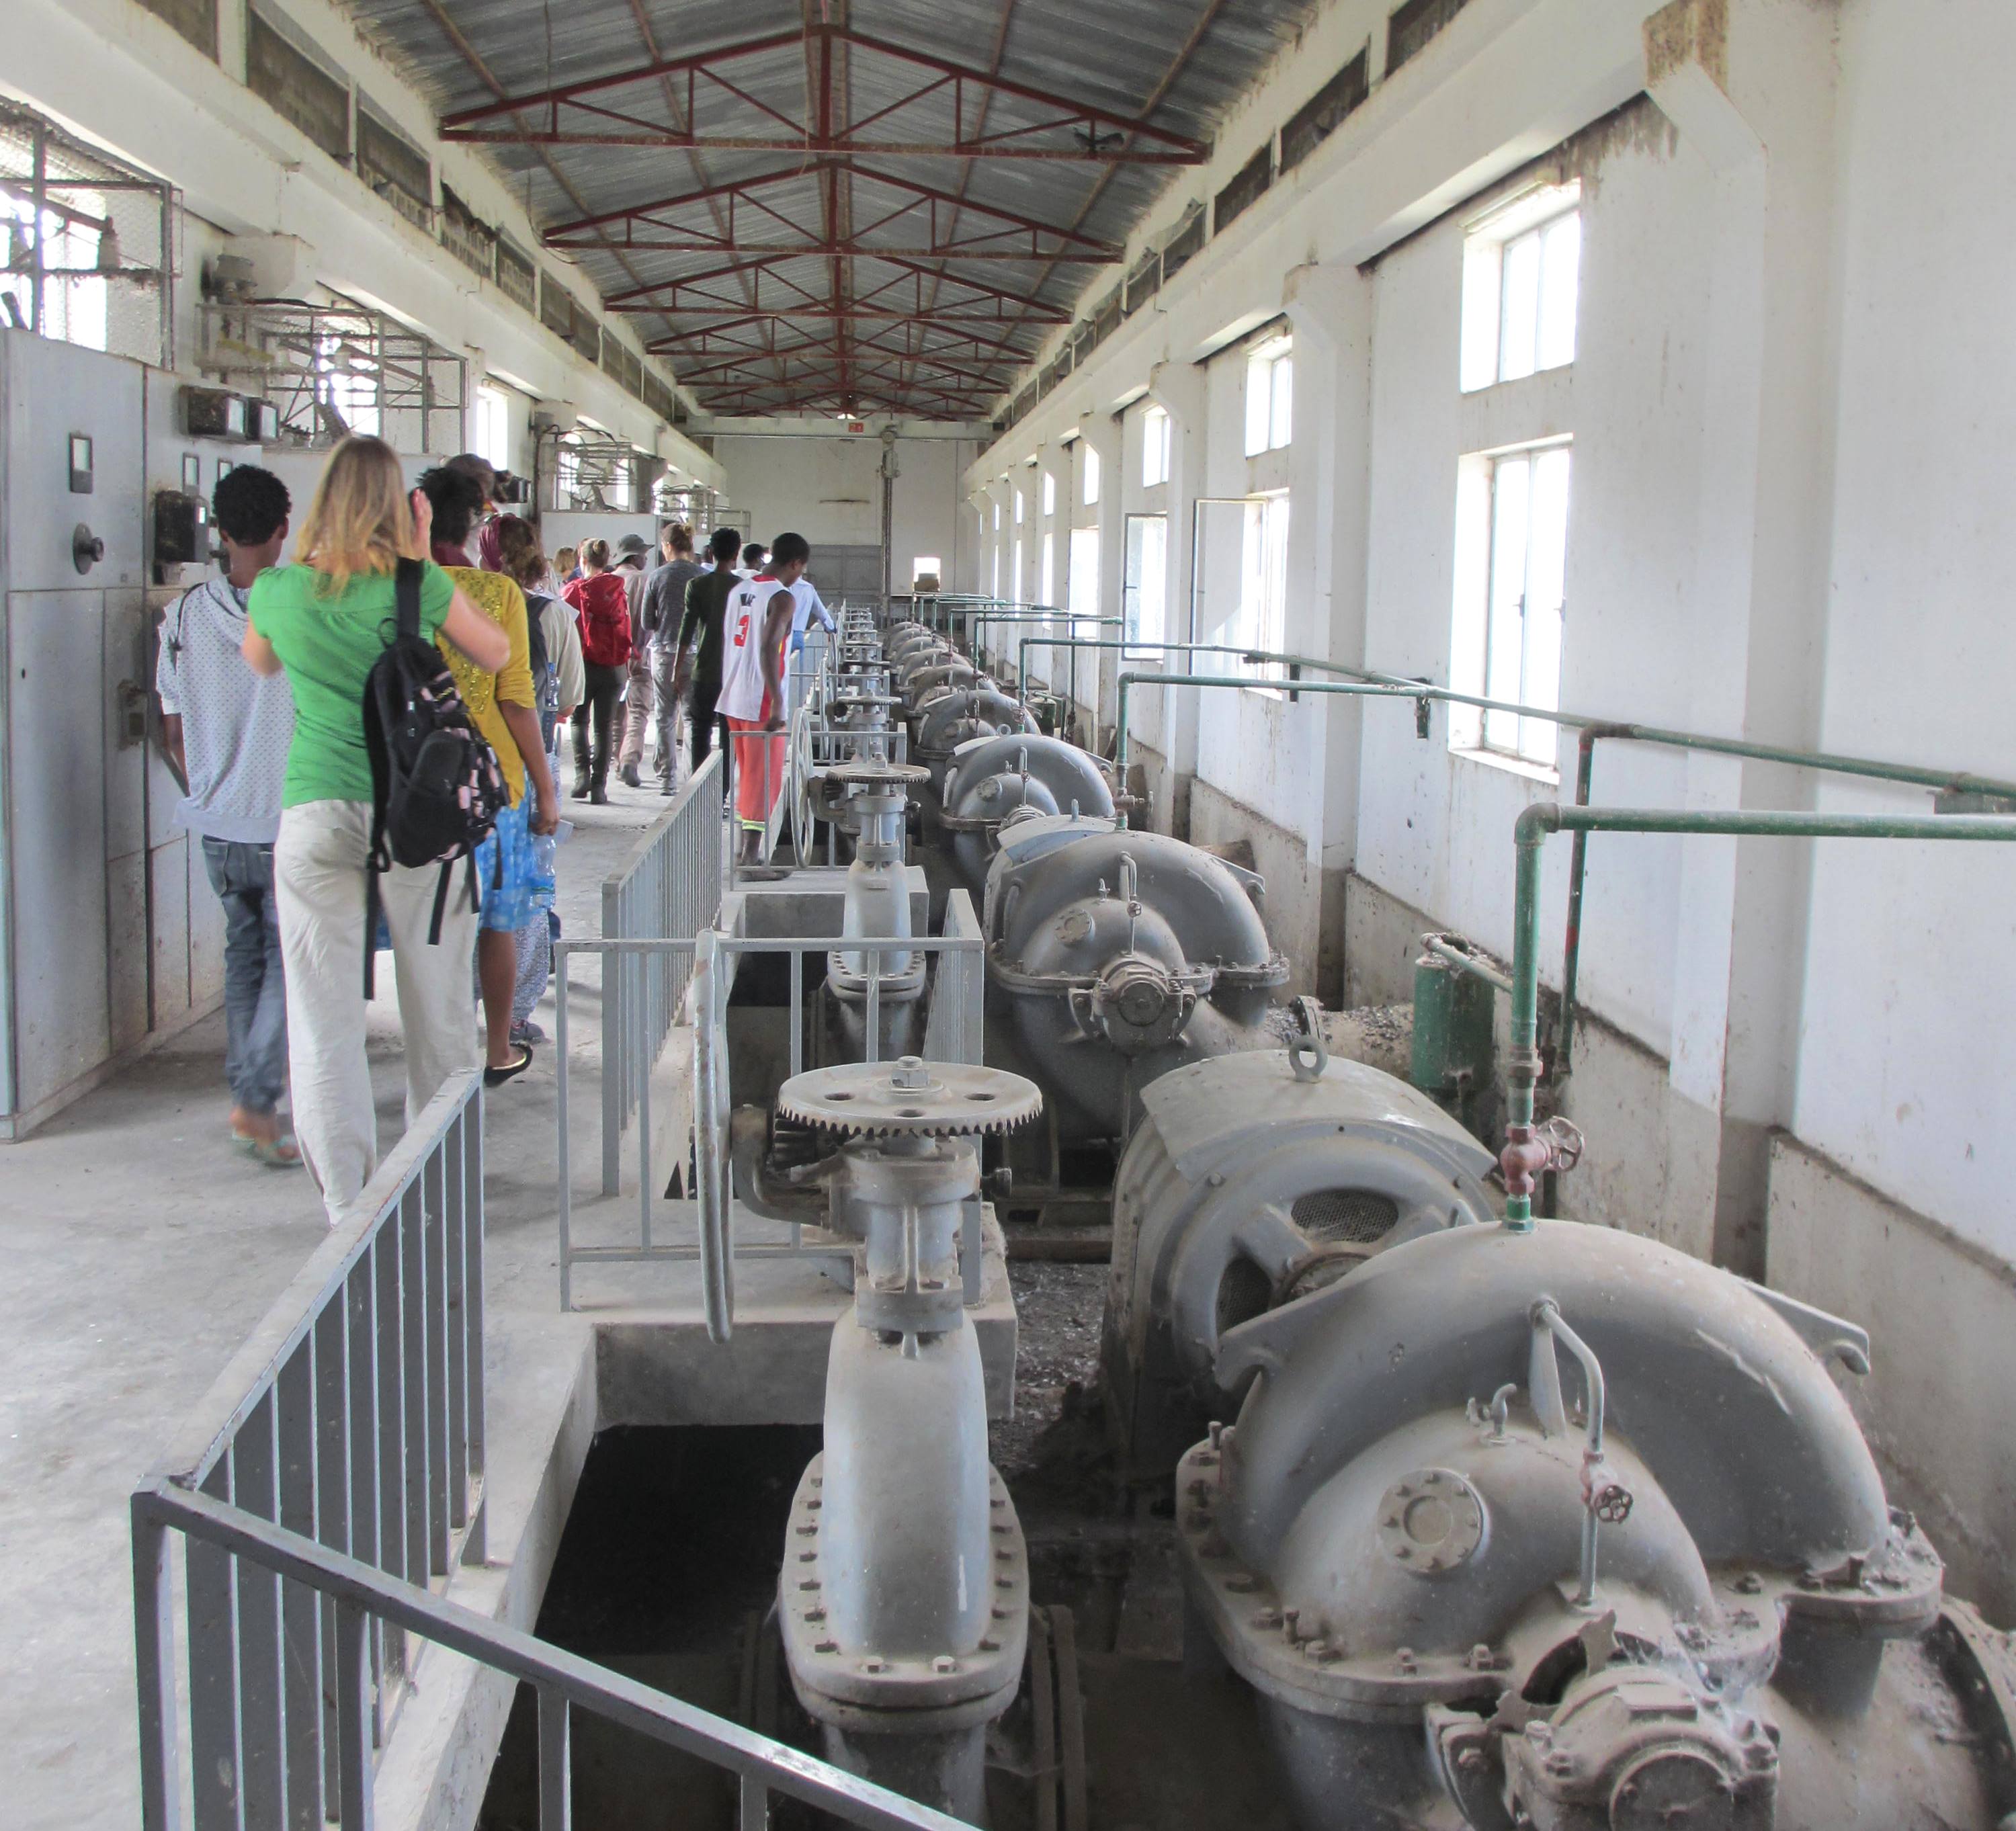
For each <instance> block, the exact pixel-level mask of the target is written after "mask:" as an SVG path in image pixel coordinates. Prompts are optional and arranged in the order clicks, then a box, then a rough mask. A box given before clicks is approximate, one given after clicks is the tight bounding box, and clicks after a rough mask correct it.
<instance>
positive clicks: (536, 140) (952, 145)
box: [441, 126, 1204, 165]
mask: <svg viewBox="0 0 2016 1831" xmlns="http://www.w3.org/2000/svg"><path fill="white" fill-rule="evenodd" d="M441 137H442V138H444V139H448V140H455V141H459V142H461V143H462V144H463V145H464V146H623V147H632V148H636V147H643V148H657V149H664V151H667V152H672V153H805V154H806V155H807V156H809V157H812V158H814V159H827V158H835V157H839V156H853V155H858V156H860V157H862V158H865V159H1014V160H1039V161H1049V162H1052V163H1064V164H1079V165H1201V164H1203V163H1204V161H1203V160H1202V159H1201V158H1200V157H1197V156H1193V155H1191V154H1189V153H1143V152H1122V151H1121V150H1119V149H1118V148H1115V147H1111V146H1107V145H1106V144H1105V143H1104V142H1101V143H1100V144H1099V145H1098V146H1075V147H1074V146H1016V145H1013V144H1011V143H1010V142H999V143H992V144H989V143H985V142H976V141H971V140H966V141H960V140H855V139H838V140H819V139H816V138H810V137H808V138H804V139H792V138H787V137H784V136H783V135H761V134H691V133H680V132H677V131H674V130H673V129H671V128H654V127H644V126H637V127H628V128H624V129H623V130H622V131H620V132H617V133H590V132H588V131H585V130H581V131H577V130H575V129H574V128H459V129H458V130H457V131H455V132H454V133H447V132H444V133H443V135H442V136H441Z"/></svg>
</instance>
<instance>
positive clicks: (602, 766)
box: [574, 661, 626, 788]
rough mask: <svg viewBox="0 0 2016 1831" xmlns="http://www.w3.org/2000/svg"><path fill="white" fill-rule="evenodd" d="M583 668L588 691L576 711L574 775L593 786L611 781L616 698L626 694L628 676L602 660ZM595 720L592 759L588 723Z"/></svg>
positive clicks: (597, 786)
mask: <svg viewBox="0 0 2016 1831" xmlns="http://www.w3.org/2000/svg"><path fill="white" fill-rule="evenodd" d="M581 672H582V674H584V675H585V677H586V680H587V691H586V692H585V695H584V696H583V697H582V700H581V703H580V704H579V705H578V707H575V708H574V784H575V786H577V787H578V786H580V785H581V783H582V782H586V783H587V784H588V785H589V786H590V787H591V788H603V787H605V786H607V784H608V781H609V761H610V736H611V732H610V728H611V726H613V725H614V723H615V720H616V705H617V701H618V700H621V698H622V697H623V687H624V683H625V678H626V677H625V671H624V670H623V669H622V668H621V667H604V666H603V664H601V663H600V662H599V661H584V662H583V663H582V664H581ZM591 720H592V721H593V723H594V731H595V750H594V755H593V757H592V759H591V757H590V756H589V721H591Z"/></svg>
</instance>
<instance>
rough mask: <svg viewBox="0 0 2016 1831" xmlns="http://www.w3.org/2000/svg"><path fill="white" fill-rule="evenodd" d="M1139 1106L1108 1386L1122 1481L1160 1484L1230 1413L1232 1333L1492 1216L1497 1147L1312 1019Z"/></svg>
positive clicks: (1117, 1202)
mask: <svg viewBox="0 0 2016 1831" xmlns="http://www.w3.org/2000/svg"><path fill="white" fill-rule="evenodd" d="M1310 1015H1311V1016H1312V1017H1313V1015H1314V1014H1313V1013H1311V1014H1310ZM1141 1105H1142V1110H1143V1119H1142V1123H1141V1124H1140V1125H1139V1127H1137V1128H1136V1130H1135V1132H1134V1135H1133V1137H1132V1139H1131V1140H1130V1141H1129V1144H1128V1147H1127V1152H1126V1154H1125V1157H1122V1158H1121V1163H1120V1170H1119V1174H1118V1177H1117V1178H1115V1181H1114V1192H1113V1220H1114V1225H1113V1258H1112V1264H1111V1282H1110V1284H1109V1286H1108V1290H1107V1300H1106V1313H1105V1336H1104V1342H1103V1350H1102V1374H1103V1380H1102V1384H1103V1391H1104V1396H1105V1401H1106V1405H1107V1411H1108V1413H1109V1416H1110V1419H1111V1426H1112V1429H1113V1431H1114V1441H1115V1443H1116V1444H1117V1445H1118V1451H1119V1455H1120V1456H1121V1466H1122V1469H1123V1470H1124V1472H1125V1474H1126V1475H1127V1477H1129V1479H1130V1480H1137V1481H1141V1482H1144V1483H1148V1484H1154V1486H1155V1487H1158V1488H1159V1487H1161V1486H1162V1485H1163V1484H1166V1483H1167V1481H1168V1480H1169V1478H1170V1477H1171V1475H1172V1472H1173V1470H1174V1468H1175V1462H1176V1460H1177V1459H1178V1458H1179V1456H1180V1455H1182V1454H1183V1451H1185V1450H1186V1449H1188V1448H1190V1445H1191V1444H1193V1442H1195V1441H1196V1440H1197V1437H1199V1436H1201V1434H1203V1431H1204V1426H1205V1425H1206V1424H1207V1423H1208V1422H1209V1421H1210V1420H1211V1419H1213V1418H1215V1417H1220V1416H1224V1415H1225V1414H1226V1406H1227V1403H1228V1394H1226V1392H1225V1391H1224V1390H1222V1389H1221V1388H1220V1387H1219V1383H1218V1379H1217V1368H1218V1363H1219V1349H1220V1346H1221V1344H1222V1342H1223V1340H1224V1339H1225V1338H1226V1336H1228V1335H1229V1334H1231V1333H1233V1331H1235V1330H1237V1329H1239V1328H1240V1326H1242V1325H1244V1324H1246V1323H1248V1322H1253V1321H1254V1320H1255V1318H1259V1317H1262V1316H1265V1315H1267V1314H1269V1312H1270V1311H1276V1310H1279V1309H1281V1308H1283V1307H1284V1306H1289V1305H1293V1304H1296V1303H1298V1302H1299V1301H1300V1300H1301V1299H1303V1298H1305V1297H1309V1296H1310V1295H1312V1293H1315V1292H1316V1291H1319V1290H1323V1288H1325V1287H1326V1286H1329V1285H1330V1284H1334V1283H1335V1282H1337V1280H1338V1279H1342V1278H1345V1277H1348V1276H1349V1275H1351V1274H1352V1272H1355V1271H1356V1270H1358V1269H1359V1267H1360V1266H1362V1265H1363V1264H1366V1262H1367V1261H1369V1260H1370V1259H1372V1258H1373V1257H1375V1256H1377V1254H1381V1253H1384V1252H1388V1251H1391V1250H1394V1249H1395V1248H1396V1247H1399V1246H1405V1245H1406V1244H1407V1243H1408V1242H1409V1241H1410V1240H1415V1239H1420V1238H1421V1237H1423V1236H1424V1235H1427V1234H1430V1233H1435V1232H1441V1231H1442V1230H1443V1229H1444V1228H1450V1227H1456V1226H1467V1225H1476V1224H1478V1223H1479V1222H1484V1221H1492V1220H1495V1219H1496V1214H1495V1213H1494V1211H1493V1210H1492V1204H1491V1199H1490V1195H1489V1191H1487V1190H1486V1189H1485V1186H1484V1184H1483V1182H1482V1181H1481V1178H1483V1177H1484V1176H1485V1175H1486V1174H1487V1173H1488V1172H1489V1170H1490V1168H1491V1166H1492V1157H1491V1153H1489V1151H1488V1150H1486V1149H1485V1148H1484V1146H1482V1145H1481V1144H1479V1143H1478V1141H1477V1140H1476V1139H1474V1138H1472V1137H1471V1135H1470V1134H1469V1133H1468V1132H1467V1131H1464V1130H1463V1128H1461V1127H1460V1125H1458V1124H1456V1122H1455V1121H1453V1119H1451V1118H1449V1116H1448V1115H1447V1114H1446V1113H1444V1112H1443V1111H1442V1109H1441V1108H1440V1107H1438V1106H1436V1105H1435V1103H1433V1102H1432V1101H1431V1100H1430V1099H1427V1097H1426V1096H1425V1095H1423V1094H1420V1093H1419V1092H1416V1090H1415V1089H1413V1088H1410V1087H1409V1086H1407V1085H1406V1084H1405V1083H1404V1082H1402V1081H1397V1080H1395V1078H1394V1077H1393V1076H1391V1075H1390V1074H1381V1073H1380V1072H1379V1071H1378V1070H1377V1069H1373V1068H1368V1067H1365V1066H1364V1065H1363V1064H1362V1063H1357V1062H1351V1061H1346V1060H1345V1059H1342V1058H1341V1057H1337V1056H1330V1055H1329V1054H1328V1053H1327V1051H1326V1050H1325V1049H1324V1048H1323V1044H1322V1040H1321V1030H1320V1026H1319V1025H1317V1026H1316V1027H1312V1028H1311V1029H1309V1030H1308V1031H1305V1034H1304V1036H1303V1037H1302V1038H1301V1039H1300V1040H1298V1043H1297V1045H1296V1046H1295V1047H1294V1049H1290V1050H1281V1049H1264V1050H1259V1051H1256V1052H1250V1053H1245V1054H1240V1055H1233V1056H1222V1057H1219V1058H1217V1059H1214V1060H1210V1061H1205V1062H1199V1063H1192V1064H1190V1066H1188V1067H1182V1068H1178V1069H1175V1070H1173V1071H1172V1072H1171V1073H1169V1074H1165V1075H1164V1076H1162V1077H1161V1079H1160V1080H1158V1081H1155V1082H1154V1083H1153V1084H1152V1085H1150V1086H1149V1087H1148V1088H1147V1089H1146V1090H1145V1091H1144V1092H1143V1094H1142V1096H1141Z"/></svg>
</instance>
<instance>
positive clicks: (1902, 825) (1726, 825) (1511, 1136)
mask: <svg viewBox="0 0 2016 1831" xmlns="http://www.w3.org/2000/svg"><path fill="white" fill-rule="evenodd" d="M1550 833H1707V834H1712V835H1721V836H1728V837H1732V838H1751V837H1759V838H1766V839H1870V840H2016V815H2008V814H1809V813H1804V812H1799V811H1790V810H1785V811H1780V810H1775V809H1762V808H1760V809H1754V810H1745V809H1743V808H1731V809H1727V810H1712V811H1711V810H1697V809H1694V808H1583V807H1571V808H1564V807H1561V806H1560V805H1558V804H1556V803H1554V802H1552V801H1542V802H1539V803H1536V804H1535V805H1534V806H1532V807H1530V808H1527V809H1526V810H1525V812H1523V813H1522V814H1521V815H1520V816H1519V818H1518V819H1517V821H1516V822H1514V825H1513V829H1512V840H1513V844H1514V846H1515V847H1517V856H1518V869H1517V877H1516V880H1515V882H1514V889H1513V898H1512V1055H1511V1059H1510V1063H1508V1064H1507V1069H1506V1083H1507V1088H1506V1092H1507V1105H1506V1131H1507V1142H1506V1153H1507V1157H1508V1159H1509V1158H1510V1156H1511V1154H1512V1153H1513V1151H1514V1149H1515V1147H1516V1146H1517V1144H1518V1143H1520V1142H1523V1141H1524V1140H1525V1139H1530V1138H1531V1135H1532V1124H1533V1089H1534V1087H1535V1084H1536V1083H1537V1082H1538V1081H1539V1070H1540V1052H1539V1016H1540V849H1541V847H1543V845H1545V844H1546V840H1547V836H1548V835H1549V834H1550ZM1509 1176H1510V1166H1509V1164H1508V1178H1509ZM1505 1225H1506V1226H1507V1228H1510V1229H1511V1230H1512V1231H1513V1232H1518V1233H1523V1232H1529V1231H1530V1230H1531V1229H1532V1225H1533V1205H1532V1197H1531V1196H1529V1195H1514V1196H1510V1197H1508V1199H1507V1202H1506V1204H1505Z"/></svg>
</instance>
